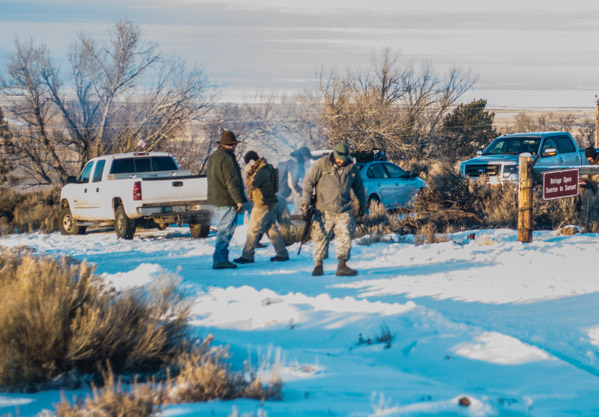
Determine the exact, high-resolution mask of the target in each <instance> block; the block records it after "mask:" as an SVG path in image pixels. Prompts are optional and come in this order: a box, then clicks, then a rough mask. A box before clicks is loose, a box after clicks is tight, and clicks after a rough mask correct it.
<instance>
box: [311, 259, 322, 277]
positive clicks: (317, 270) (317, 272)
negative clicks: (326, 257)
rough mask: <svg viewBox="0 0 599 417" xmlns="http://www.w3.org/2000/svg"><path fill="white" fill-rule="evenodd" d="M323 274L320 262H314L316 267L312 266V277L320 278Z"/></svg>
mask: <svg viewBox="0 0 599 417" xmlns="http://www.w3.org/2000/svg"><path fill="white" fill-rule="evenodd" d="M323 272H324V269H323V267H322V262H316V265H315V266H314V271H312V275H314V276H320V275H322V274H323Z"/></svg>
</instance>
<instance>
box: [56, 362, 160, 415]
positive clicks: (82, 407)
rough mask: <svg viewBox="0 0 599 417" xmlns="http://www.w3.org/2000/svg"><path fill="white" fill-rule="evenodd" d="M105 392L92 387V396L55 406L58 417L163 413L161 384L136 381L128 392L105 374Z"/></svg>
mask: <svg viewBox="0 0 599 417" xmlns="http://www.w3.org/2000/svg"><path fill="white" fill-rule="evenodd" d="M102 376H103V380H104V385H103V387H102V388H98V387H96V386H95V385H94V384H92V396H91V397H88V398H86V399H85V400H82V399H78V400H76V401H75V404H73V405H71V404H70V403H69V401H68V400H67V399H66V398H64V396H63V399H62V401H61V402H60V403H59V404H58V405H57V406H56V416H57V417H87V416H135V417H149V416H151V415H153V414H156V413H158V412H160V411H161V409H162V404H164V403H165V398H164V396H165V394H166V391H165V390H164V388H163V385H161V384H140V383H138V382H137V381H134V382H133V384H132V385H131V387H130V388H129V389H128V390H127V389H125V388H123V385H122V382H121V380H120V379H115V376H114V373H113V372H112V371H110V370H109V371H106V372H104V373H103V375H102Z"/></svg>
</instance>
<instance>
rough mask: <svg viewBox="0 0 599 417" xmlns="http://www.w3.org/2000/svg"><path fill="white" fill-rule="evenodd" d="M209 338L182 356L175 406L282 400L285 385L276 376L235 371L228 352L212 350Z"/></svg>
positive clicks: (180, 358) (177, 377)
mask: <svg viewBox="0 0 599 417" xmlns="http://www.w3.org/2000/svg"><path fill="white" fill-rule="evenodd" d="M211 340H212V338H211V337H209V338H207V339H206V340H204V342H203V343H202V345H200V346H199V347H198V348H196V349H194V350H193V351H191V352H189V353H185V354H182V355H180V356H179V358H178V362H177V365H178V367H179V368H180V371H179V372H178V375H177V376H176V377H175V378H174V379H173V381H172V383H173V387H174V389H173V390H172V393H171V396H170V398H171V400H170V401H172V402H173V403H182V402H196V401H209V400H213V399H217V398H220V399H226V400H227V399H235V398H252V399H257V400H268V399H280V398H281V387H282V382H281V380H280V378H279V377H278V375H276V374H273V376H272V377H271V381H269V382H268V383H267V384H266V385H265V383H266V382H265V381H262V379H261V378H259V377H258V376H257V373H256V372H255V371H254V370H251V369H250V370H247V371H246V372H245V373H241V372H232V371H231V370H230V368H229V366H228V365H227V363H226V360H227V359H228V352H227V350H225V349H222V348H219V349H215V350H209V349H208V344H209V343H210V342H211Z"/></svg>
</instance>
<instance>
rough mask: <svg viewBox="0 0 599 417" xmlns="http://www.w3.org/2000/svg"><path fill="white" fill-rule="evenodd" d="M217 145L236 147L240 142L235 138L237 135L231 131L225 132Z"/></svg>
mask: <svg viewBox="0 0 599 417" xmlns="http://www.w3.org/2000/svg"><path fill="white" fill-rule="evenodd" d="M216 143H220V144H221V145H234V144H236V143H239V141H238V140H237V138H236V137H235V133H233V132H231V131H230V130H225V131H224V132H223V134H222V135H221V137H220V141H218V142H216Z"/></svg>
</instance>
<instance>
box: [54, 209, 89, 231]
mask: <svg viewBox="0 0 599 417" xmlns="http://www.w3.org/2000/svg"><path fill="white" fill-rule="evenodd" d="M58 229H59V230H60V234H62V235H82V234H84V233H85V227H83V226H78V225H77V222H76V221H75V219H73V215H72V214H71V209H70V208H68V207H63V208H62V209H61V210H60V213H59V214H58Z"/></svg>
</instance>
